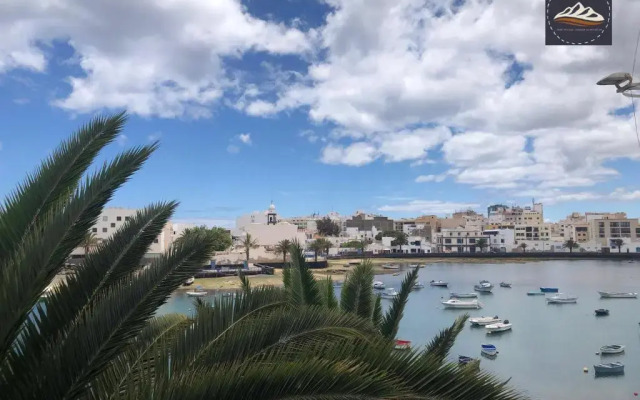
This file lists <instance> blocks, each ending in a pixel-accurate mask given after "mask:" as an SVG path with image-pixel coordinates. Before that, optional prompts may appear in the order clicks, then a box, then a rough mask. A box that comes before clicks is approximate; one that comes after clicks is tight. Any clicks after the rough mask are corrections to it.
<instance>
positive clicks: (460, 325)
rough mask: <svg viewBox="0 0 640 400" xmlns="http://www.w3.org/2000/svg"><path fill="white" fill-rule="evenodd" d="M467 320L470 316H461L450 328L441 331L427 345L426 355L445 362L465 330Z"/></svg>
mask: <svg viewBox="0 0 640 400" xmlns="http://www.w3.org/2000/svg"><path fill="white" fill-rule="evenodd" d="M467 319H469V314H464V315H461V316H459V317H458V318H456V320H455V322H454V323H453V324H452V325H451V326H450V327H448V328H446V329H443V330H442V331H440V333H438V334H437V335H436V336H435V337H434V338H433V339H431V341H430V342H429V344H428V345H427V348H426V351H425V354H426V355H427V356H429V357H432V358H434V359H435V360H438V361H439V362H442V361H444V359H445V358H446V357H447V355H448V354H449V350H451V348H452V347H453V345H454V344H455V341H456V338H457V337H458V335H459V334H460V332H462V330H463V329H464V324H465V323H466V322H467Z"/></svg>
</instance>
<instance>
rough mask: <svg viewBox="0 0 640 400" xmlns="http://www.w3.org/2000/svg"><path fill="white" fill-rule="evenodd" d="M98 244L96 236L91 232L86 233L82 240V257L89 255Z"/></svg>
mask: <svg viewBox="0 0 640 400" xmlns="http://www.w3.org/2000/svg"><path fill="white" fill-rule="evenodd" d="M98 243H100V241H99V240H98V238H97V237H96V234H95V233H93V232H91V231H87V233H85V234H84V238H82V244H81V246H82V248H83V249H84V255H85V256H86V255H87V254H89V252H90V251H91V249H93V248H95V247H96V246H97V245H98Z"/></svg>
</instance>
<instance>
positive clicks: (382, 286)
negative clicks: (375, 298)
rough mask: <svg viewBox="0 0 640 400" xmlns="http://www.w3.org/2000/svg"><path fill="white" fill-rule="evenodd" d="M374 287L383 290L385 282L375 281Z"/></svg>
mask: <svg viewBox="0 0 640 400" xmlns="http://www.w3.org/2000/svg"><path fill="white" fill-rule="evenodd" d="M373 288H374V289H378V290H382V289H384V288H385V286H384V283H382V282H380V281H375V282H373Z"/></svg>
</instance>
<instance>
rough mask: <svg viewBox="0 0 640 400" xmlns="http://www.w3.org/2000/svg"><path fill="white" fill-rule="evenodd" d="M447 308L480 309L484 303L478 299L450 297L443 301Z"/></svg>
mask: <svg viewBox="0 0 640 400" xmlns="http://www.w3.org/2000/svg"><path fill="white" fill-rule="evenodd" d="M441 303H442V304H443V305H444V307H445V308H468V309H476V310H477V309H480V308H482V305H481V304H480V302H478V300H458V299H449V300H447V301H442V302H441Z"/></svg>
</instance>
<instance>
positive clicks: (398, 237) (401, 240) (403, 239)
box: [391, 232, 409, 253]
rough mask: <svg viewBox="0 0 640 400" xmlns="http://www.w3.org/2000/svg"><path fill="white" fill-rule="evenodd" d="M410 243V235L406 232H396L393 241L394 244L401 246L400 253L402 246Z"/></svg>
mask: <svg viewBox="0 0 640 400" xmlns="http://www.w3.org/2000/svg"><path fill="white" fill-rule="evenodd" d="M405 244H409V236H407V234H406V233H404V232H395V239H393V240H392V241H391V245H392V246H400V253H402V246H403V245H405Z"/></svg>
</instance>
